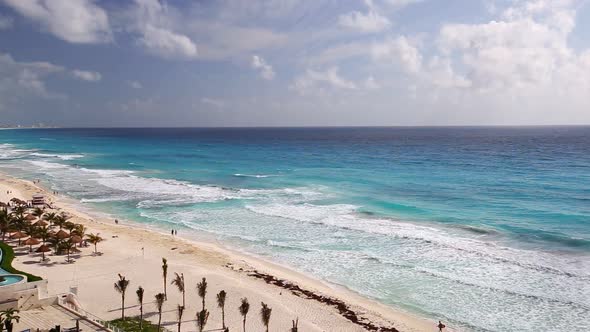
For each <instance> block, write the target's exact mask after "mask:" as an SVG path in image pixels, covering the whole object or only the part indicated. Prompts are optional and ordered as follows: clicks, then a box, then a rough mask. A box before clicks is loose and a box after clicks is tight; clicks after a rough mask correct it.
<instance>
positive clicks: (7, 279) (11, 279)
mask: <svg viewBox="0 0 590 332" xmlns="http://www.w3.org/2000/svg"><path fill="white" fill-rule="evenodd" d="M0 278H1V279H0V280H2V279H3V280H2V281H0V287H2V286H7V285H12V284H17V283H21V282H24V281H25V277H24V276H21V275H18V274H3V275H0Z"/></svg>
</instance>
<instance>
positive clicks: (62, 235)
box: [55, 229, 70, 240]
mask: <svg viewBox="0 0 590 332" xmlns="http://www.w3.org/2000/svg"><path fill="white" fill-rule="evenodd" d="M55 237H56V238H58V239H60V240H63V239H67V238H69V237H70V234H68V232H66V231H64V230H63V229H60V230H59V232H57V233H55Z"/></svg>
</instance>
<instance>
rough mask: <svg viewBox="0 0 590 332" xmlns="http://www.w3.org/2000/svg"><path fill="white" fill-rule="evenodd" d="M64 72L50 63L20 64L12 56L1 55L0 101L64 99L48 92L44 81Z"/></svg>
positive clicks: (61, 68) (59, 95)
mask: <svg viewBox="0 0 590 332" xmlns="http://www.w3.org/2000/svg"><path fill="white" fill-rule="evenodd" d="M64 70H65V68H63V67H61V66H57V65H54V64H52V63H49V62H42V61H41V62H19V61H16V60H14V58H12V56H11V55H10V54H2V53H0V76H1V78H0V99H2V100H14V99H15V98H18V97H19V96H35V97H41V98H63V97H64V96H63V95H61V94H58V93H53V92H50V91H48V90H47V88H46V86H45V81H44V79H45V78H46V77H47V76H50V75H52V74H56V73H60V72H63V71H64Z"/></svg>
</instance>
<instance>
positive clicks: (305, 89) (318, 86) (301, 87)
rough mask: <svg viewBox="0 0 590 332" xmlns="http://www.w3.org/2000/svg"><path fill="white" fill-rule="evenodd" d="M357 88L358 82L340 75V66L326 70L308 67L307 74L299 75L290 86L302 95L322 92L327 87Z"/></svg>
mask: <svg viewBox="0 0 590 332" xmlns="http://www.w3.org/2000/svg"><path fill="white" fill-rule="evenodd" d="M326 87H327V88H336V89H356V84H355V83H354V82H352V81H349V80H347V79H344V78H342V77H341V76H340V73H339V69H338V67H335V66H334V67H330V68H328V69H326V70H325V71H316V70H312V69H307V71H306V72H305V74H303V75H301V76H299V77H298V78H296V79H295V81H294V82H293V83H292V84H291V86H290V88H291V89H292V90H295V91H297V92H298V93H299V94H301V95H306V94H309V93H322V92H324V90H325V88H326Z"/></svg>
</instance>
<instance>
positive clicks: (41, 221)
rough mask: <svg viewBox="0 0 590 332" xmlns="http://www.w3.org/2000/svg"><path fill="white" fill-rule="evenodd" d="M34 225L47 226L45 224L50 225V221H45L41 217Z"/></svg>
mask: <svg viewBox="0 0 590 332" xmlns="http://www.w3.org/2000/svg"><path fill="white" fill-rule="evenodd" d="M33 225H35V226H39V227H45V226H47V225H49V223H48V222H47V221H45V220H41V219H39V220H37V222H36V223H34V224H33Z"/></svg>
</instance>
